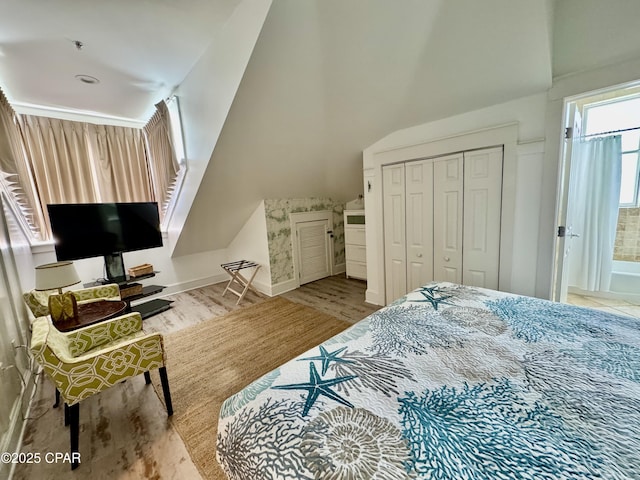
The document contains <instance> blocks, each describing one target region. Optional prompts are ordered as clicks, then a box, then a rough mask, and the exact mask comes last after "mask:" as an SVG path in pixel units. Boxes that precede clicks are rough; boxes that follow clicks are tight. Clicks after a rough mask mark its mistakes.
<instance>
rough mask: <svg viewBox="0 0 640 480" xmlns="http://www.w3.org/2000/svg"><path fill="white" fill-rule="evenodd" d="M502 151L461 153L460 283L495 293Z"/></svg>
mask: <svg viewBox="0 0 640 480" xmlns="http://www.w3.org/2000/svg"><path fill="white" fill-rule="evenodd" d="M501 209H502V147H499V148H491V149H485V150H475V151H470V152H464V225H463V230H464V240H463V252H464V254H463V259H462V266H463V272H462V283H463V284H465V285H472V286H476V287H484V288H491V289H494V290H495V289H498V272H499V268H500V217H501Z"/></svg>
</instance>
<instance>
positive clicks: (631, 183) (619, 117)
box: [584, 97, 640, 207]
mask: <svg viewBox="0 0 640 480" xmlns="http://www.w3.org/2000/svg"><path fill="white" fill-rule="evenodd" d="M584 111H585V116H584V135H587V136H588V135H593V134H598V133H601V132H610V131H616V130H626V129H629V130H626V131H622V132H620V133H619V134H620V135H621V137H622V179H621V180H622V182H621V186H620V206H621V207H637V206H640V198H639V190H640V155H639V154H640V97H631V98H630V97H625V98H621V99H616V100H613V101H611V100H609V101H607V102H601V103H594V104H591V105H587V106H585V110H584Z"/></svg>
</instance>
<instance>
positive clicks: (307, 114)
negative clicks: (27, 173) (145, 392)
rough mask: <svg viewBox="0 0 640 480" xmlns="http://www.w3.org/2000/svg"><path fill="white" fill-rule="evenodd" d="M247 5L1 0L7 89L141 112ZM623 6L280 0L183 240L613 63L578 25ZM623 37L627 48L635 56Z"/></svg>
mask: <svg viewBox="0 0 640 480" xmlns="http://www.w3.org/2000/svg"><path fill="white" fill-rule="evenodd" d="M248 1H249V0H215V1H214V0H137V1H130V0H111V1H109V2H88V1H81V0H47V1H46V2H43V1H40V0H3V2H2V4H1V5H0V87H2V88H3V90H4V91H5V93H6V94H7V96H8V98H9V100H10V101H11V102H12V103H14V105H20V106H21V107H19V108H24V107H22V106H23V105H27V104H34V105H39V106H43V107H48V108H54V109H66V110H72V111H87V112H90V113H93V114H98V115H102V116H106V117H117V118H119V119H128V120H131V121H132V122H133V123H136V122H137V123H143V122H144V121H146V119H147V118H148V117H149V115H150V114H151V112H152V109H153V105H154V104H155V103H156V102H157V101H159V100H160V99H161V98H163V97H165V96H167V95H168V94H169V93H170V92H172V91H173V90H174V88H175V87H178V86H179V85H180V84H181V82H182V81H183V79H185V77H187V76H188V75H189V72H190V71H191V70H192V68H193V66H194V65H196V64H197V63H198V61H199V59H200V58H201V55H202V54H203V52H205V51H206V50H207V48H209V47H210V46H211V44H212V42H215V41H216V32H218V31H219V30H220V29H221V28H223V27H224V25H225V23H226V22H227V20H228V19H229V18H230V16H231V15H233V12H234V10H235V9H236V8H237V7H238V6H239V5H241V4H243V3H245V4H246V3H247V2H248ZM615 2H616V4H617V3H620V4H621V6H620V8H619V9H617V10H616V11H618V12H621V13H620V15H618V16H616V17H615V18H613V17H612V18H611V19H609V18H608V12H609V11H611V9H610V8H609V7H608V6H606V5H605V3H606V4H607V5H609V2H600V1H599V0H557V2H556V1H554V0H546V1H531V0H483V1H477V0H456V1H450V0H402V1H397V0H349V1H344V0H274V1H273V3H272V5H271V8H270V10H269V13H268V15H267V18H266V21H265V22H264V25H263V27H262V30H261V32H260V35H259V37H258V40H257V42H256V44H255V47H254V50H253V54H252V56H251V59H250V61H249V63H248V66H247V68H246V71H245V72H244V76H243V78H242V81H241V82H240V84H239V86H238V89H237V93H236V95H235V98H234V100H233V104H232V106H231V109H230V111H229V112H228V115H227V117H226V121H225V123H224V129H223V130H222V133H221V135H220V137H219V139H218V140H217V143H216V145H215V149H214V151H213V152H212V155H211V160H210V161H209V165H208V167H207V168H206V171H204V173H203V175H204V177H203V180H202V183H201V184H200V187H199V190H198V195H197V196H196V198H195V201H194V203H193V206H192V207H191V208H190V212H189V217H188V219H187V223H186V228H185V234H184V235H183V236H182V237H181V239H180V245H179V248H178V251H180V252H181V253H191V252H196V251H202V250H210V249H215V248H224V247H225V246H226V245H227V244H228V243H229V241H230V240H231V239H232V238H233V236H234V235H235V233H237V231H238V230H239V228H240V227H241V225H242V224H243V223H244V221H245V220H246V218H248V216H249V214H250V213H251V210H252V209H253V208H255V205H256V202H257V201H258V200H260V199H262V198H273V197H296V196H311V195H316V196H318V195H320V196H332V197H334V198H336V199H338V200H348V199H350V198H353V197H355V196H356V195H357V194H358V193H360V192H361V190H362V170H361V169H362V163H361V152H362V150H363V149H364V148H365V147H367V146H368V145H370V144H372V143H373V142H375V141H377V140H379V139H380V138H382V137H383V136H385V135H387V134H389V133H391V132H393V131H395V130H398V129H401V128H405V127H408V126H411V125H415V124H419V123H424V122H428V121H432V120H436V119H440V118H444V117H448V116H452V115H455V114H457V113H462V112H466V111H470V110H474V109H478V108H482V107H484V106H488V105H492V104H496V103H500V102H504V101H507V100H510V99H514V98H518V97H522V96H525V95H528V94H532V93H537V92H543V91H545V90H546V89H547V88H549V87H550V86H551V82H552V76H553V74H555V73H558V74H566V73H569V72H572V71H576V70H579V69H585V68H589V67H591V66H592V65H594V64H599V63H602V62H603V61H605V60H607V59H608V60H611V52H610V51H603V48H604V47H603V48H600V47H599V44H598V43H597V40H596V39H597V38H601V35H600V36H597V35H596V36H594V37H593V39H591V37H589V38H587V37H585V38H582V37H581V36H580V35H576V32H578V33H582V32H583V31H584V28H585V23H589V22H593V18H596V17H597V18H598V22H599V27H600V28H603V25H604V28H607V29H608V30H607V32H606V35H607V36H608V37H612V36H615V35H616V34H617V33H616V31H615V28H616V25H620V23H621V22H622V23H623V24H624V23H625V21H626V22H627V23H629V22H632V21H633V20H635V18H637V15H633V13H634V12H637V10H638V8H637V7H636V5H638V3H637V2H628V1H624V0H615ZM585 4H587V5H585ZM587 7H588V9H590V10H593V9H596V10H598V9H599V10H601V12H600V13H598V15H596V16H594V15H592V14H590V13H588V12H587V13H583V11H585V10H587ZM580 8H582V9H583V10H580ZM608 8H609V10H607V9H608ZM625 19H627V20H625ZM632 19H633V20H632ZM609 20H611V21H609ZM554 21H555V28H553V26H554ZM623 26H626V24H625V25H623ZM625 28H626V27H625ZM609 30H611V31H609ZM634 30H639V29H635V28H634ZM583 36H584V35H583ZM554 37H555V38H554ZM623 37H624V36H622V37H621V39H622V38H623ZM634 38H635V37H634ZM76 41H80V42H82V48H80V49H79V48H77V45H76V43H75V42H76ZM559 42H560V43H559ZM585 42H586V43H587V44H588V45H591V44H592V43H594V42H596V43H595V44H593V45H592V48H591V51H590V52H589V54H584V49H585ZM620 43H622V44H623V45H626V46H623V47H622V48H621V50H620V52H618V55H619V56H620V58H624V57H625V56H633V55H637V51H636V50H637V49H636V48H635V46H634V45H635V44H637V42H633V41H629V42H626V43H625V42H622V41H621V42H620ZM558 45H559V46H558ZM576 52H578V53H580V55H576ZM616 58H617V57H616ZM603 59H604V60H603ZM552 68H553V72H552ZM79 74H84V75H90V76H94V77H96V78H98V79H99V80H100V83H99V84H96V85H89V84H85V83H83V82H80V81H78V80H77V79H76V78H75V76H76V75H79ZM179 90H180V89H179V87H178V91H179ZM208 94H210V95H216V91H215V88H212V89H211V91H210V92H209V93H208ZM17 109H18V108H17ZM56 115H57V114H54V113H52V114H51V115H50V116H56ZM188 153H189V152H187V156H188ZM188 160H189V159H188ZM239 185H241V187H239Z"/></svg>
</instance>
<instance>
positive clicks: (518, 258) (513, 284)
mask: <svg viewBox="0 0 640 480" xmlns="http://www.w3.org/2000/svg"><path fill="white" fill-rule="evenodd" d="M545 108H546V95H545V94H538V95H533V96H529V97H524V98H521V99H518V100H514V101H510V102H506V103H503V104H499V105H494V106H492V107H489V108H484V109H480V110H476V111H472V112H468V113H465V114H462V115H456V116H454V117H450V118H446V119H443V120H440V121H436V122H430V123H427V124H424V125H419V126H416V127H412V128H409V129H405V130H400V131H398V132H394V133H393V134H391V135H389V136H387V137H385V138H384V139H382V140H380V141H379V142H377V143H375V144H374V145H372V146H370V147H368V148H367V149H366V150H365V151H364V155H363V161H364V184H365V185H364V188H365V205H366V216H367V223H366V229H367V276H368V279H367V301H368V302H370V303H375V304H378V305H382V304H384V299H385V286H384V270H383V265H384V245H383V230H382V226H383V225H382V181H381V179H382V165H385V164H389V163H395V162H398V161H407V160H412V159H418V158H426V157H433V156H437V155H443V154H447V153H452V152H458V151H464V150H469V149H473V148H481V147H490V146H495V145H504V148H505V150H504V172H503V175H504V178H503V220H502V232H501V257H500V288H501V289H503V290H506V291H512V292H514V293H520V294H526V295H534V294H535V275H536V273H535V272H536V267H537V258H536V253H537V251H538V244H537V243H538V238H537V235H535V233H537V230H538V216H539V210H538V209H539V205H540V202H541V195H542V192H541V191H540V190H539V189H538V188H537V186H538V185H539V183H532V179H533V180H534V181H535V179H536V178H540V177H541V176H542V168H543V159H544V147H543V145H544V140H543V138H544V133H545ZM369 185H371V187H370V188H369ZM532 232H533V233H534V235H532Z"/></svg>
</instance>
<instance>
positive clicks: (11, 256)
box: [0, 201, 35, 478]
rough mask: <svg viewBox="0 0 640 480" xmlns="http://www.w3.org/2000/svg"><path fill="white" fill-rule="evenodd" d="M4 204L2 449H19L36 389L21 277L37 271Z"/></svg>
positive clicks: (0, 238) (5, 468)
mask: <svg viewBox="0 0 640 480" xmlns="http://www.w3.org/2000/svg"><path fill="white" fill-rule="evenodd" d="M3 203H4V201H3ZM8 203H9V202H6V205H8ZM3 206H5V205H0V452H16V451H17V450H18V449H19V446H20V445H19V443H20V438H21V434H22V431H23V429H24V426H25V422H24V420H23V418H24V416H25V415H27V414H28V411H29V410H28V406H29V399H30V398H31V395H32V392H33V390H34V388H35V384H34V381H33V380H34V375H33V371H34V370H35V369H31V368H29V367H30V365H29V360H28V355H27V352H26V347H27V345H28V344H29V328H28V327H29V323H28V314H27V310H26V306H25V304H24V302H23V301H22V285H21V280H22V278H21V276H22V275H23V274H25V276H28V275H29V274H30V273H31V272H33V265H32V263H31V252H30V248H29V242H28V238H27V237H26V236H24V235H22V233H21V230H20V228H19V227H18V222H17V221H16V220H15V217H14V216H13V212H12V211H11V210H10V207H8V206H7V207H6V209H4V210H3V208H2V207H3ZM16 347H17V348H16ZM23 382H24V383H23ZM11 468H12V465H11V464H9V463H5V462H3V463H0V478H8V477H9V472H10V470H11Z"/></svg>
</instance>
